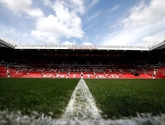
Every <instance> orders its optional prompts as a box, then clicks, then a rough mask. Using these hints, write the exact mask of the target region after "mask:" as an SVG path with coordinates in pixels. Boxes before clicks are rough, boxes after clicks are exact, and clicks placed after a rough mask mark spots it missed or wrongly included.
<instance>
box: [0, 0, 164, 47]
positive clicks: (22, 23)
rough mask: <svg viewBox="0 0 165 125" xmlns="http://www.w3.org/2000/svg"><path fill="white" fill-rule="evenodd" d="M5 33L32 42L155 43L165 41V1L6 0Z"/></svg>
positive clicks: (1, 5) (2, 11) (0, 30)
mask: <svg viewBox="0 0 165 125" xmlns="http://www.w3.org/2000/svg"><path fill="white" fill-rule="evenodd" d="M0 37H1V38H10V39H13V40H15V41H18V42H21V43H29V44H67V45H68V44H69V45H74V44H78V45H91V44H93V45H141V44H146V43H147V44H148V43H149V44H150V43H153V42H155V41H156V42H157V41H163V40H164V39H165V0H0Z"/></svg>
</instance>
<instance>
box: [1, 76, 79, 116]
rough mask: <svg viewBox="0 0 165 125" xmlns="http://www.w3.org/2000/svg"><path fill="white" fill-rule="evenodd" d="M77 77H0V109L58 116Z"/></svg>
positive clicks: (67, 100) (68, 97)
mask: <svg viewBox="0 0 165 125" xmlns="http://www.w3.org/2000/svg"><path fill="white" fill-rule="evenodd" d="M78 81H79V79H0V110H9V111H17V110H19V111H21V112H23V113H24V114H29V113H30V112H31V111H37V112H39V113H44V114H48V113H49V112H53V113H54V117H60V115H61V114H62V113H63V111H64V110H65V108H66V107H67V104H68V102H69V100H70V97H71V95H72V93H73V90H74V88H75V86H76V85H77V83H78Z"/></svg>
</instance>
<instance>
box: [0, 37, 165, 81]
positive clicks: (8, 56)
mask: <svg viewBox="0 0 165 125" xmlns="http://www.w3.org/2000/svg"><path fill="white" fill-rule="evenodd" d="M163 42H164V41H163ZM160 45H162V46H164V44H162V43H161V44H160ZM15 46H16V47H19V48H16V47H15ZM29 46H31V45H28V46H26V45H21V44H18V43H16V42H15V41H14V42H11V43H10V41H7V42H6V41H4V39H3V40H2V39H1V40H0V77H1V78H7V77H11V78H93V79H95V78H98V79H101V78H103V79H106V78H107V79H110V78H114V79H118V78H121V79H126V78H130V79H141V78H165V58H164V57H165V48H164V47H161V46H158V49H156V48H155V49H153V50H146V49H147V48H145V47H128V46H126V47H122V46H120V47H115V46H63V45H61V46H60V45H57V46H53V47H55V48H52V49H50V47H51V46H44V49H43V48H40V49H39V48H38V47H41V45H40V46H39V45H38V46H33V49H31V48H28V47H29ZM21 47H22V48H21ZM42 47H43V46H42ZM66 47H68V48H66ZM109 47H111V48H109ZM121 48H122V49H123V50H121ZM152 48H153V47H152ZM110 49H111V50H110ZM160 55H161V56H160Z"/></svg>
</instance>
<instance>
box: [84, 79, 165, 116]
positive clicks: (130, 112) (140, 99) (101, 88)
mask: <svg viewBox="0 0 165 125" xmlns="http://www.w3.org/2000/svg"><path fill="white" fill-rule="evenodd" d="M85 81H86V83H87V85H88V87H89V89H90V91H91V93H92V94H93V96H94V97H95V100H96V104H97V107H98V108H99V109H100V110H102V116H103V117H105V118H113V117H117V118H120V117H123V116H136V115H137V112H138V113H152V114H153V115H158V114H160V113H165V80H160V79H159V80H151V79H150V80H143V79H141V80H129V79H128V80H98V79H97V80H90V79H88V80H85Z"/></svg>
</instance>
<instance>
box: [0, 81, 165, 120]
mask: <svg viewBox="0 0 165 125" xmlns="http://www.w3.org/2000/svg"><path fill="white" fill-rule="evenodd" d="M78 81H79V79H0V110H9V111H17V110H19V111H21V112H23V113H24V114H29V113H30V112H31V111H37V112H39V113H44V114H48V113H49V112H53V113H54V117H56V118H57V117H60V116H61V114H62V113H64V110H65V108H66V106H67V104H68V102H69V100H70V97H71V95H72V93H73V90H74V88H75V86H76V85H77V83H78ZM85 82H86V83H87V85H88V87H89V90H90V91H91V93H92V95H93V96H94V98H95V100H96V105H97V107H98V108H99V109H100V110H101V111H102V116H103V117H104V118H113V117H117V118H120V117H123V116H136V113H137V112H139V113H152V114H154V115H157V114H159V113H165V80H161V79H160V80H142V79H141V80H129V79H128V80H121V79H118V80H117V79H115V80H113V79H110V80H107V79H85Z"/></svg>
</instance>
